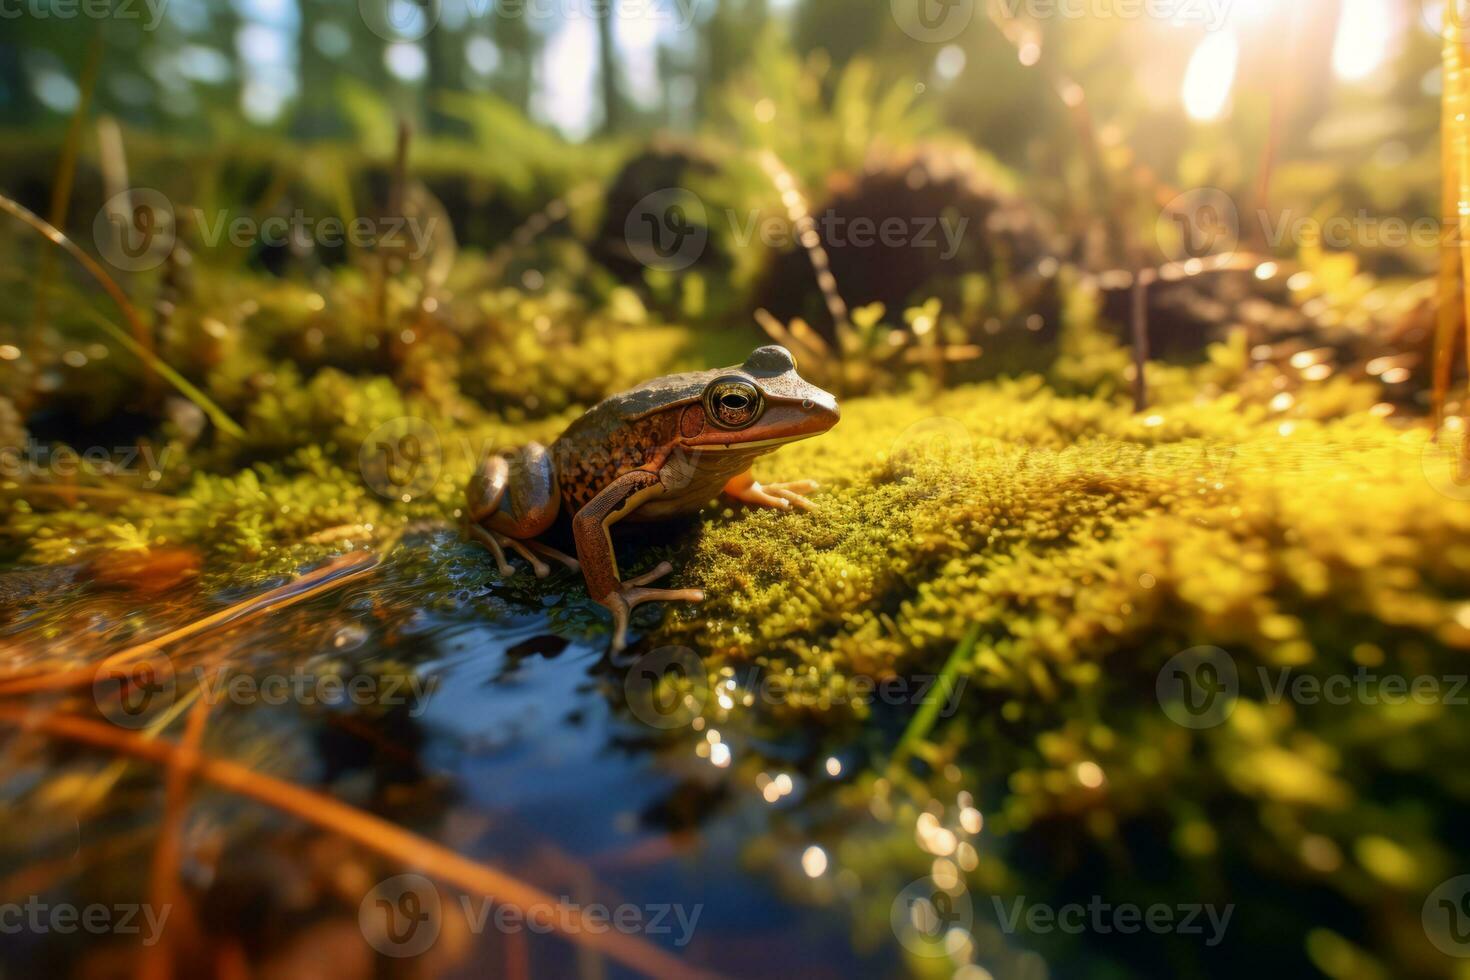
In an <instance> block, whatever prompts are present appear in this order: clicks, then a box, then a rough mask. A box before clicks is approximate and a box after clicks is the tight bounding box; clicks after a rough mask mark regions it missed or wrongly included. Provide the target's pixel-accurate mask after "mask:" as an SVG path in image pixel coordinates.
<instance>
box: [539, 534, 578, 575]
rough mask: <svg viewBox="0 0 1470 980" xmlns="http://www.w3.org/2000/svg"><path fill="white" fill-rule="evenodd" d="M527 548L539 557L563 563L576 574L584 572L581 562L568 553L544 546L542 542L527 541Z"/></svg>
mask: <svg viewBox="0 0 1470 980" xmlns="http://www.w3.org/2000/svg"><path fill="white" fill-rule="evenodd" d="M526 547H528V548H530V549H531V550H532V551H534V552H536V553H537V554H538V555H545V556H546V557H547V558H550V559H551V560H552V561H558V562H561V563H562V564H563V565H565V566H567V568H569V569H571V570H572V571H574V572H580V571H581V570H582V563H581V562H579V561H577V559H575V558H573V557H572V556H571V555H569V554H567V553H566V552H563V551H558V550H557V549H555V548H553V547H551V545H548V544H542V543H541V542H540V541H527V542H526Z"/></svg>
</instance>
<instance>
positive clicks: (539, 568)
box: [470, 524, 577, 578]
mask: <svg viewBox="0 0 1470 980" xmlns="http://www.w3.org/2000/svg"><path fill="white" fill-rule="evenodd" d="M470 536H471V537H473V538H474V539H475V540H476V541H478V542H480V543H481V544H483V545H484V546H485V547H487V548H489V549H490V553H491V554H492V555H494V556H495V564H496V566H497V567H499V569H500V574H501V575H502V576H505V577H507V578H508V577H510V576H511V575H514V574H515V571H516V570H515V567H514V566H513V565H511V563H510V562H508V561H506V560H505V550H504V549H506V548H511V549H513V550H514V551H515V552H516V554H518V555H520V556H521V557H522V558H524V559H526V561H528V562H530V564H531V571H533V572H535V573H536V577H537V578H545V577H546V576H548V575H550V574H551V568H550V567H549V566H548V565H547V564H546V562H544V561H542V560H541V559H540V558H537V557H536V556H535V555H534V554H532V553H531V550H530V548H528V547H527V545H530V546H532V547H535V548H536V549H538V550H540V551H541V552H542V553H543V554H546V553H548V552H550V553H551V554H550V555H549V557H556V558H557V560H558V561H570V562H571V563H572V567H573V568H576V567H577V563H576V560H575V559H572V558H569V557H567V556H566V555H563V554H562V553H561V552H559V551H557V550H556V549H554V548H548V547H547V546H546V545H544V544H540V543H539V542H535V541H517V540H516V539H515V538H512V537H510V536H509V535H506V534H500V533H499V532H497V531H487V530H485V529H484V528H483V527H480V525H478V524H471V525H470Z"/></svg>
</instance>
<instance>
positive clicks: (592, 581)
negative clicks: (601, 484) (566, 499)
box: [572, 470, 704, 652]
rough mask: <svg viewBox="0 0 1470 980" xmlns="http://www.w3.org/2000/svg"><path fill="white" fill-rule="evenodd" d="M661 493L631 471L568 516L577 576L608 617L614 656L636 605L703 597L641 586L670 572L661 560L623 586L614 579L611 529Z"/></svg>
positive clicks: (646, 476)
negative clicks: (578, 565) (579, 564)
mask: <svg viewBox="0 0 1470 980" xmlns="http://www.w3.org/2000/svg"><path fill="white" fill-rule="evenodd" d="M663 490H664V488H663V484H662V483H660V482H659V479H658V476H657V475H655V474H653V473H649V472H648V471H646V470H634V471H633V472H631V473H625V474H623V475H622V476H620V477H618V478H617V479H616V480H614V481H613V482H612V483H610V484H608V485H607V487H605V488H604V489H603V490H602V492H601V493H599V494H598V495H597V496H596V497H593V498H592V499H591V500H590V501H588V502H587V504H586V506H584V507H583V508H582V509H581V510H579V511H577V514H576V516H575V517H573V518H572V533H573V534H574V535H575V536H576V539H577V557H578V558H579V559H581V562H582V574H583V576H585V577H586V579H587V592H588V594H589V595H591V596H592V599H593V600H594V601H595V602H597V603H598V604H599V605H601V606H604V607H606V608H607V610H608V611H609V612H611V613H612V615H613V642H612V648H613V651H614V652H616V651H619V650H621V649H623V647H624V646H626V645H627V635H628V617H629V615H630V614H631V613H632V612H633V609H634V608H635V607H637V606H639V605H641V604H643V603H645V602H671V601H681V602H699V601H701V600H703V599H704V592H702V591H701V590H699V589H649V588H644V586H646V585H647V584H648V583H649V582H652V581H654V580H656V579H660V578H663V577H664V576H665V575H667V574H669V572H671V571H673V570H674V567H673V566H672V565H670V564H669V563H668V562H666V561H665V562H660V563H659V564H658V566H657V567H656V568H654V569H653V570H652V571H650V572H646V573H645V574H643V575H639V576H637V577H636V578H630V579H628V580H627V581H626V582H624V581H621V580H620V579H619V578H618V558H617V555H616V554H615V553H614V552H613V545H612V534H611V532H610V529H611V527H612V526H613V525H614V524H616V523H617V522H618V521H620V520H622V519H623V518H624V517H626V516H627V515H628V514H630V513H632V512H633V511H634V510H636V509H637V508H638V507H639V506H640V505H642V504H643V503H644V502H645V501H647V500H649V499H651V498H653V497H656V496H658V495H659V494H661V493H663Z"/></svg>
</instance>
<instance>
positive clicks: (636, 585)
mask: <svg viewBox="0 0 1470 980" xmlns="http://www.w3.org/2000/svg"><path fill="white" fill-rule="evenodd" d="M673 570H674V566H672V565H670V564H669V563H668V562H666V561H665V562H659V563H658V565H656V566H655V567H654V568H653V569H652V570H651V571H648V572H645V573H643V574H642V575H638V576H635V577H633V578H630V579H628V580H627V581H626V582H623V583H622V584H621V585H620V586H619V587H618V588H617V589H616V590H614V591H613V592H610V593H608V594H607V595H606V596H604V597H603V598H602V599H599V600H598V602H599V604H600V605H602V606H603V607H604V608H606V609H607V610H608V611H609V612H611V613H612V616H613V641H612V649H613V652H614V653H618V652H620V651H622V649H623V648H624V647H626V646H627V645H628V618H629V616H631V615H632V613H633V610H634V609H636V608H638V607H639V606H641V605H642V604H643V603H645V602H703V601H704V590H703V589H649V588H645V587H644V586H646V585H647V583H649V582H653V581H656V580H657V579H661V578H663V577H664V576H665V575H667V574H669V573H670V572H672V571H673Z"/></svg>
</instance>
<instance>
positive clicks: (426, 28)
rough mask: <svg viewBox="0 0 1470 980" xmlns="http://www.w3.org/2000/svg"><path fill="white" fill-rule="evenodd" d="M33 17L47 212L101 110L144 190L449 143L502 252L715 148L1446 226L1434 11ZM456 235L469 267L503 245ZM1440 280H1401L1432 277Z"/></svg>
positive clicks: (795, 8) (16, 163)
mask: <svg viewBox="0 0 1470 980" xmlns="http://www.w3.org/2000/svg"><path fill="white" fill-rule="evenodd" d="M26 2H27V4H29V6H25V5H22V4H15V5H13V6H14V8H15V9H14V10H13V11H12V14H15V16H11V15H7V21H6V26H5V30H4V35H3V38H0V126H3V127H5V128H6V129H8V130H10V131H11V132H12V135H11V137H10V138H8V139H7V140H6V146H5V148H4V149H3V151H0V153H3V155H4V157H5V158H6V159H7V161H8V162H7V164H6V167H5V169H6V171H7V172H8V174H9V175H10V180H8V181H7V183H9V184H12V185H13V184H14V183H15V181H17V180H22V181H23V183H22V186H20V187H13V188H12V189H14V190H17V191H19V192H20V195H21V199H22V201H23V202H24V203H28V204H36V205H39V207H38V210H40V211H42V212H43V213H44V211H45V206H44V202H45V200H46V198H47V195H48V193H49V189H50V182H51V178H52V177H53V176H54V174H55V164H56V160H57V152H58V147H59V146H60V145H61V142H62V140H63V139H64V134H65V131H66V128H67V126H68V123H69V120H70V119H71V118H72V117H73V115H74V114H75V113H76V112H77V109H78V107H79V105H80V104H81V102H82V101H83V100H89V101H90V103H91V111H92V112H93V113H94V114H101V115H107V116H111V117H114V118H116V119H117V120H118V121H119V122H120V123H121V124H122V126H123V127H124V129H125V131H126V132H127V133H128V134H129V150H130V158H131V159H133V160H135V161H136V162H135V165H134V169H135V171H140V172H141V173H143V174H145V175H147V174H149V167H148V161H149V160H150V159H154V158H160V157H161V158H165V159H177V158H178V157H179V156H182V155H185V154H190V153H197V152H199V148H200V147H214V148H216V149H217V150H218V149H219V148H224V147H228V148H229V149H230V154H231V155H232V156H233V157H234V159H236V160H237V161H239V162H240V163H241V164H242V165H245V164H246V163H248V161H250V160H251V159H258V160H259V161H260V165H261V166H262V167H265V168H269V166H270V165H269V161H270V160H272V159H273V158H274V157H278V156H280V154H279V153H278V152H277V146H276V145H275V144H273V142H272V141H286V140H290V141H293V142H297V143H302V142H304V143H308V144H311V143H326V144H332V143H336V144H340V145H343V146H346V147H351V149H352V153H351V159H352V160H363V159H366V160H376V161H379V162H382V161H387V160H391V158H392V155H393V146H394V131H395V125H396V123H397V121H398V120H399V119H400V118H402V119H406V120H409V121H410V122H411V124H412V126H413V128H414V131H415V133H416V134H419V136H420V137H422V139H423V140H430V141H435V143H434V144H432V145H431V146H426V145H424V144H423V143H422V142H420V143H419V144H418V145H416V147H415V149H414V154H415V157H416V158H421V159H422V160H423V161H425V162H426V163H427V164H428V165H429V166H431V167H432V168H435V169H459V170H461V171H462V172H464V173H466V174H468V175H471V176H474V177H476V178H479V179H482V180H483V181H485V182H486V186H485V187H484V188H483V189H482V191H481V192H479V195H478V196H474V195H472V200H473V202H474V203H480V204H485V203H489V201H488V199H489V198H493V199H494V201H493V203H495V204H496V205H497V206H499V207H503V208H506V209H508V211H509V212H510V213H509V214H507V215H505V216H504V217H505V218H506V219H507V220H508V221H509V222H510V224H511V225H513V224H514V219H515V217H516V216H517V215H519V217H522V218H523V217H524V216H525V215H526V214H528V213H530V212H532V211H534V210H535V209H536V208H537V207H540V206H541V205H544V204H545V203H546V200H547V199H548V198H549V196H554V194H556V193H559V192H563V191H565V190H567V189H568V187H569V186H571V185H572V184H573V183H574V181H575V179H576V178H580V177H585V176H589V175H591V176H595V175H597V174H598V173H605V174H610V173H611V172H612V169H613V168H614V167H615V166H616V165H617V163H618V162H620V160H621V159H622V158H624V157H626V156H627V155H628V154H629V153H631V152H632V150H633V148H635V147H640V146H642V145H644V144H646V143H647V142H648V140H649V138H650V137H652V136H654V135H655V134H678V135H685V136H689V135H694V134H700V133H719V134H724V135H739V136H740V137H743V138H744V143H743V144H742V145H746V146H747V147H748V145H749V143H750V142H751V141H752V140H754V141H755V144H756V146H761V145H764V146H768V147H770V148H772V149H775V150H777V151H778V152H779V153H780V154H781V156H782V158H783V159H784V161H785V163H786V164H787V165H788V166H791V167H792V168H793V169H794V170H795V172H796V174H797V176H798V177H803V178H813V179H815V178H817V177H818V176H820V178H821V180H822V182H826V181H830V180H831V179H832V178H833V175H834V169H835V168H834V166H833V165H836V164H843V163H851V162H853V160H854V159H858V158H860V157H861V153H862V152H863V151H866V150H869V149H871V145H872V138H873V137H874V136H875V135H876V136H878V137H879V138H880V139H882V140H884V141H887V142H889V143H891V144H902V143H903V142H904V140H905V139H906V138H912V137H915V136H919V135H929V134H933V133H935V132H937V131H939V130H944V131H946V132H949V133H951V134H954V135H957V136H960V137H964V138H967V139H968V140H969V141H972V142H973V143H974V144H975V145H977V146H979V147H982V148H984V149H985V150H986V151H987V152H989V153H990V154H992V155H993V156H994V157H995V158H996V160H997V161H998V162H999V163H1001V164H1003V165H1005V166H1007V167H1009V168H1012V169H1013V170H1014V171H1015V172H1017V173H1019V174H1022V175H1024V177H1025V179H1026V180H1027V182H1028V185H1027V190H1028V191H1030V192H1032V193H1033V196H1034V197H1035V198H1036V199H1037V200H1038V201H1039V202H1041V203H1044V204H1045V205H1046V206H1047V208H1046V210H1047V211H1048V212H1049V213H1050V214H1051V215H1052V217H1054V218H1055V219H1056V220H1058V221H1059V222H1060V223H1061V225H1062V227H1063V229H1064V230H1067V231H1072V232H1085V231H1087V230H1089V229H1088V228H1087V227H1086V222H1085V221H1084V220H1083V219H1085V218H1087V217H1089V216H1091V217H1096V216H1097V215H1098V214H1100V213H1102V212H1104V211H1105V210H1107V209H1118V208H1120V207H1121V208H1123V209H1125V210H1128V209H1131V210H1132V211H1134V212H1137V213H1135V214H1134V218H1135V219H1136V220H1138V221H1140V222H1142V224H1141V225H1140V229H1141V230H1142V231H1145V232H1147V231H1150V230H1151V224H1152V221H1153V219H1154V217H1156V215H1157V212H1158V202H1157V201H1154V200H1152V196H1151V195H1153V194H1156V190H1157V188H1156V185H1157V182H1159V181H1163V182H1165V184H1166V185H1174V186H1176V187H1179V188H1188V187H1203V186H1209V187H1219V188H1222V189H1224V190H1225V191H1227V192H1229V193H1232V194H1237V192H1238V194H1239V201H1240V202H1242V203H1244V204H1249V203H1252V202H1254V203H1259V204H1262V205H1265V206H1269V207H1271V208H1273V213H1275V212H1279V211H1280V210H1281V209H1284V208H1287V207H1297V208H1299V209H1300V213H1301V214H1308V215H1321V214H1323V213H1341V214H1356V213H1358V212H1359V211H1360V210H1365V211H1366V212H1367V213H1368V214H1370V215H1385V214H1407V215H1433V214H1435V213H1436V212H1437V206H1436V203H1435V201H1436V199H1435V189H1434V180H1433V173H1434V170H1435V166H1436V163H1437V155H1436V154H1437V150H1436V131H1437V126H1438V119H1439V108H1438V104H1437V96H1438V94H1439V85H1440V80H1439V49H1440V43H1441V42H1440V37H1439V33H1438V31H1437V30H1436V26H1435V25H1437V24H1438V23H1439V18H1440V17H1442V8H1441V7H1440V6H1439V5H1437V4H1435V3H1432V2H1429V0H1425V2H1424V3H1423V4H1422V5H1421V3H1420V2H1419V0H1304V2H1286V0H1213V2H1205V0H1198V2H1195V0H1178V2H1174V3H1165V4H1160V5H1157V7H1155V6H1154V5H1144V4H1133V3H1129V2H1127V0H1119V2H1113V0H1092V2H1089V3H1081V2H1073V3H1065V2H1064V3H1052V2H1039V3H1038V2H1021V0H1015V2H1006V0H959V2H957V3H955V4H953V5H951V6H949V7H945V6H942V5H940V6H938V7H936V10H937V11H940V12H943V13H944V14H945V16H946V17H947V18H951V19H952V20H953V21H954V22H955V23H963V25H964V26H963V29H960V30H952V29H951V28H949V27H948V24H947V25H946V29H944V30H942V31H940V32H938V34H936V35H935V36H936V37H937V38H938V40H927V39H924V40H916V39H915V37H914V36H913V35H912V34H909V33H905V31H904V29H903V26H902V24H901V19H902V18H901V17H900V16H899V14H900V11H901V8H903V7H905V4H904V3H897V2H895V3H889V2H886V0H885V2H871V0H869V2H858V3H854V2H850V0H607V2H605V3H604V2H602V0H524V2H522V0H443V2H439V0H428V2H409V0H362V2H361V3H347V2H329V0H235V2H231V3H224V2H220V3H206V2H203V0H153V2H152V3H151V4H150V3H145V0H132V2H131V3H129V2H125V0H108V2H109V3H110V4H111V8H109V9H111V13H110V14H109V15H108V16H105V17H100V18H96V17H88V16H85V15H84V14H82V13H80V12H79V11H81V10H82V9H83V8H82V7H81V6H80V4H78V5H76V6H68V5H67V4H49V3H45V2H41V0H26ZM106 6H107V4H106V3H100V2H99V3H98V4H95V5H89V6H88V7H87V8H85V9H87V10H92V9H98V10H100V9H102V8H103V7H106ZM908 6H913V4H909V5H908ZM112 8H115V9H112ZM1154 9H1158V10H1160V11H1163V12H1164V13H1165V14H1166V15H1167V16H1166V17H1163V18H1160V17H1150V16H1147V12H1148V11H1150V10H1154ZM604 10H605V11H608V12H609V14H608V15H606V16H604V15H602V13H601V11H604ZM68 11H69V12H70V13H69V15H68V13H67V12H68ZM38 14H39V16H38ZM951 15H952V17H951ZM916 33H920V32H916ZM951 34H952V35H953V36H948V35H951ZM89 72H92V73H96V81H95V83H93V82H89V81H88V79H89ZM844 98H845V101H844ZM819 108H820V109H821V110H823V111H829V112H830V113H831V115H830V116H829V117H828V121H830V122H834V123H835V124H836V130H835V131H829V132H823V131H822V130H821V126H820V120H818V119H816V118H814V113H815V112H816V111H817V110H818V109H819ZM526 123H529V125H527V124H526ZM564 140H572V141H582V140H590V141H592V142H593V144H594V145H595V146H606V147H608V148H609V149H610V150H611V152H610V153H607V154H603V155H596V154H589V153H578V154H575V155H568V154H565V153H562V152H560V150H559V147H560V145H561V143H562V141H564ZM441 141H442V143H444V144H446V146H439V145H438V143H439V142H441ZM88 142H90V141H88ZM824 142H825V143H826V145H825V146H824V145H823V143H824ZM452 145H458V146H459V147H461V149H462V152H459V153H455V152H449V146H452ZM844 150H845V151H846V154H845V158H844V154H843V151H844ZM160 169H161V168H160ZM162 172H163V173H167V172H168V171H167V170H162ZM150 176H151V175H150ZM175 176H177V175H175ZM1099 181H1106V183H1099ZM137 182H138V181H136V180H135V181H134V183H137ZM807 189H808V190H809V191H812V192H820V191H821V190H822V188H821V187H808V188H807ZM78 190H79V191H81V192H85V190H86V181H85V180H84V179H83V180H80V181H78ZM239 190H240V191H241V199H242V200H245V201H249V200H251V198H250V196H249V195H248V194H244V193H243V191H244V188H243V187H241V188H239ZM1105 190H1106V192H1107V196H1108V199H1107V200H1102V199H1101V197H1102V195H1103V193H1104V191H1105ZM1261 195H1266V198H1264V199H1260V200H1258V198H1260V196H1261ZM442 196H443V195H441V197H442ZM819 196H820V195H819ZM80 203H83V204H85V203H92V202H87V201H83V202H80ZM450 203H454V202H448V201H446V204H450ZM813 203H820V202H819V201H818V202H813ZM1324 209H1326V210H1325V212H1324ZM73 212H74V213H77V214H83V215H86V216H88V217H90V215H91V214H92V213H94V212H93V211H92V210H91V209H88V208H86V207H80V206H79V207H76V208H74V209H73ZM450 214H451V216H452V218H453V220H454V222H455V226H456V229H455V230H456V232H458V233H459V234H460V236H461V241H463V242H468V243H471V244H484V245H495V244H498V243H499V237H498V233H499V232H503V231H504V230H505V229H504V228H500V227H499V225H500V222H497V221H491V222H490V223H489V224H488V225H486V226H485V227H482V228H479V229H477V228H476V227H474V225H475V222H476V221H484V220H485V219H484V216H483V215H480V216H478V217H477V216H476V215H474V214H471V213H468V212H465V211H463V210H456V209H455V208H453V207H451V208H450ZM1244 224H1245V225H1246V227H1245V231H1246V232H1247V237H1249V236H1250V234H1252V233H1254V231H1255V230H1256V227H1255V226H1256V225H1257V224H1259V223H1258V222H1247V223H1244ZM1092 230H1094V231H1095V229H1092ZM1142 237H1143V240H1145V241H1147V240H1149V239H1151V238H1152V235H1151V234H1145V235H1143V236H1142ZM1113 244H1117V243H1116V242H1114V243H1113ZM1074 245H1075V241H1074ZM1432 252H1433V249H1432V248H1429V249H1425V248H1420V249H1419V253H1420V254H1417V255H1416V254H1414V252H1413V250H1409V251H1408V252H1407V253H1403V254H1400V255H1398V256H1396V257H1392V258H1389V257H1386V256H1385V261H1389V262H1390V264H1391V265H1400V264H1401V263H1406V264H1407V265H1408V267H1409V268H1411V269H1416V270H1417V271H1423V269H1424V267H1425V266H1426V264H1427V262H1428V258H1430V257H1432ZM1123 261H1124V257H1123V256H1119V255H1113V256H1110V257H1108V258H1107V260H1106V261H1105V262H1103V264H1107V262H1113V263H1120V262H1123ZM1396 271H1407V270H1404V269H1403V268H1402V267H1401V268H1399V269H1398V270H1396Z"/></svg>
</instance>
